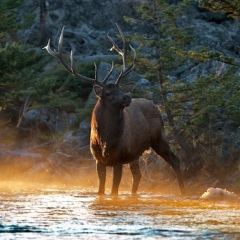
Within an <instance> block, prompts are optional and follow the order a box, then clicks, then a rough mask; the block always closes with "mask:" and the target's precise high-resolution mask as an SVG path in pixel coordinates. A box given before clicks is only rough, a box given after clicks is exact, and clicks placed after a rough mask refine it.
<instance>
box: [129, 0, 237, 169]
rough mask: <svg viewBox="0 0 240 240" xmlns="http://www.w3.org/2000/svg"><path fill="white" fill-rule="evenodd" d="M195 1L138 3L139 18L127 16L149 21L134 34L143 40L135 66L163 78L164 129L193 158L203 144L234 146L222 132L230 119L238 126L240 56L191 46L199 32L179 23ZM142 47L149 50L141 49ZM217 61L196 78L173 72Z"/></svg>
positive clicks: (155, 78) (206, 148)
mask: <svg viewBox="0 0 240 240" xmlns="http://www.w3.org/2000/svg"><path fill="white" fill-rule="evenodd" d="M209 2H210V1H209ZM224 2H225V1H224ZM233 2H234V3H235V1H233ZM191 4H192V1H184V0H183V1H180V2H179V1H178V4H173V3H172V4H171V3H169V1H164V0H149V1H147V2H144V3H142V4H141V5H140V6H138V7H137V8H136V9H137V11H138V12H140V13H141V17H142V19H141V20H139V19H131V18H127V17H126V20H127V21H129V22H131V23H132V24H135V23H139V24H141V23H142V24H144V25H146V29H147V30H148V32H146V33H145V34H143V35H139V34H135V36H134V40H136V41H137V42H138V43H139V48H138V51H139V53H138V56H140V57H139V58H138V66H137V67H138V70H139V71H141V72H142V73H145V74H146V77H147V78H148V79H151V80H152V81H153V82H154V81H158V82H159V86H160V92H161V98H162V105H163V108H162V107H161V106H160V107H161V108H162V110H163V111H164V112H165V114H166V116H167V120H168V125H167V126H166V130H167V132H168V133H170V134H173V135H174V137H175V139H176V141H177V143H178V145H179V146H180V148H181V149H182V150H183V152H184V153H185V156H186V157H187V158H189V159H190V161H191V159H194V158H195V157H196V156H197V155H198V154H199V153H201V152H202V151H203V149H204V151H206V152H208V151H209V152H211V149H213V148H214V149H219V151H220V149H221V148H222V146H223V143H224V142H228V143H229V145H228V146H227V147H228V148H231V147H233V148H234V146H235V145H234V144H232V145H231V141H238V139H234V140H232V139H231V140H229V138H228V137H229V136H225V135H224V134H219V131H222V132H223V133H224V132H226V131H227V129H226V127H225V123H226V122H228V123H229V122H231V123H232V125H233V126H235V127H236V128H237V126H239V125H240V121H239V119H240V107H239V100H240V99H239V97H240V94H239V91H240V76H239V70H238V66H239V65H240V63H239V59H237V58H232V56H231V57H230V56H226V55H224V54H222V53H220V52H217V51H215V50H214V49H207V48H206V47H205V46H200V47H199V48H198V49H196V47H194V48H193V47H192V46H196V45H195V42H194V39H197V36H193V35H192V34H191V28H189V27H188V26H184V25H183V24H182V23H181V17H182V15H183V13H184V12H186V11H187V9H188V6H191ZM142 49H144V52H145V53H146V52H147V53H148V54H147V55H144V54H141V50H142ZM192 49H194V50H192ZM213 61H214V62H215V63H217V62H218V64H216V65H218V66H219V69H217V70H216V71H214V72H209V73H208V74H207V75H202V76H199V79H197V80H196V81H194V82H189V81H188V80H187V79H185V78H176V77H175V76H177V75H176V73H177V72H178V71H181V68H182V69H185V70H187V69H186V67H187V64H189V65H191V66H194V65H195V66H198V67H200V66H201V65H202V64H211V63H212V62H213ZM155 100H156V96H155ZM236 137H239V136H237V135H236ZM203 139H204V140H203ZM226 139H227V141H225V140H226ZM224 144H225V143H224ZM216 152H217V151H216ZM204 156H205V155H204V154H202V157H204ZM198 158H199V156H198ZM200 158H201V157H200ZM236 161H237V159H236V160H235V162H236ZM191 164H193V165H194V164H195V163H194V162H192V163H191Z"/></svg>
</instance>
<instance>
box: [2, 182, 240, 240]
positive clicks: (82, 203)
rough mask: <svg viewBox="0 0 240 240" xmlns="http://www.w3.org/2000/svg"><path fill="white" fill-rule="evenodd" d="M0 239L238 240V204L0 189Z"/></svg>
mask: <svg viewBox="0 0 240 240" xmlns="http://www.w3.org/2000/svg"><path fill="white" fill-rule="evenodd" d="M0 213H1V215H0V239H51V240H53V239H119V240H121V239H162V238H164V239H240V203H239V201H236V202H223V201H217V202H216V201H215V202H209V201H202V200H199V197H197V196H188V197H180V196H177V195H175V194H174V195H167V194H160V193H151V192H149V193H148V192H140V194H139V195H138V196H137V197H132V196H131V195H130V194H129V193H128V192H124V191H123V192H121V193H120V195H119V196H118V197H112V196H109V195H106V196H103V197H99V196H98V195H97V194H96V189H95V188H88V189H84V188H77V187H59V186H51V187H47V188H46V187H44V188H43V187H41V186H36V187H34V188H24V186H21V188H17V187H14V188H12V187H11V188H7V189H6V188H2V189H1V194H0Z"/></svg>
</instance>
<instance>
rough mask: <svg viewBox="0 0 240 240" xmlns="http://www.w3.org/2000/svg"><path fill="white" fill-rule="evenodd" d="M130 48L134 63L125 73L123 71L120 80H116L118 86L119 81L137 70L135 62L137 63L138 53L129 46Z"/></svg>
mask: <svg viewBox="0 0 240 240" xmlns="http://www.w3.org/2000/svg"><path fill="white" fill-rule="evenodd" d="M129 47H130V48H131V50H132V51H133V62H132V64H131V65H130V66H129V67H128V68H127V69H125V71H123V69H122V70H121V73H120V75H119V77H118V79H117V80H116V82H115V83H116V84H118V83H119V81H120V80H121V79H122V78H124V77H126V76H127V75H128V74H129V73H130V72H132V71H133V69H134V68H135V62H136V58H137V53H136V50H135V49H134V48H133V47H132V46H131V45H130V44H129Z"/></svg>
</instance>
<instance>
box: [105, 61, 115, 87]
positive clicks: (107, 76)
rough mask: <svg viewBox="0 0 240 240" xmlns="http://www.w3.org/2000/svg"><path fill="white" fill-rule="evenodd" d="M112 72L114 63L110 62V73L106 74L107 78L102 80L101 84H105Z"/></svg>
mask: <svg viewBox="0 0 240 240" xmlns="http://www.w3.org/2000/svg"><path fill="white" fill-rule="evenodd" d="M113 70H114V62H113V61H112V67H111V69H110V71H109V72H108V74H107V76H106V77H105V78H104V80H103V83H106V82H107V80H108V78H109V77H110V75H111V74H112V72H113Z"/></svg>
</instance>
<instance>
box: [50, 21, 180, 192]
mask: <svg viewBox="0 0 240 240" xmlns="http://www.w3.org/2000/svg"><path fill="white" fill-rule="evenodd" d="M116 27H117V29H118V31H119V34H120V36H121V37H122V41H123V50H120V49H119V47H118V46H117V45H116V43H115V42H114V41H113V39H112V38H111V37H110V36H108V38H109V40H110V41H111V42H112V44H113V47H112V48H111V50H115V51H117V53H118V54H120V55H121V57H122V60H123V66H122V71H121V74H120V75H119V77H118V78H117V80H116V82H115V83H107V80H108V78H109V76H110V75H111V73H112V71H113V69H114V64H112V68H111V69H110V71H109V73H108V74H107V76H106V77H105V78H104V80H103V81H102V82H100V81H98V74H97V67H96V66H95V67H96V68H95V78H94V79H93V78H89V77H85V76H83V75H81V74H79V73H77V72H76V71H75V69H74V63H73V56H72V53H71V55H70V60H71V65H69V64H68V63H67V62H66V61H65V59H64V57H63V55H62V42H63V32H64V27H63V29H62V32H61V35H60V38H59V45H58V52H57V51H53V50H52V49H51V48H50V40H49V41H48V44H47V46H46V47H45V49H46V50H47V51H48V53H49V54H50V55H52V56H53V57H55V58H57V59H58V60H59V61H60V62H61V63H62V65H63V66H64V67H65V68H66V70H67V71H68V72H69V73H71V74H72V75H73V76H75V77H76V78H78V79H80V80H84V81H88V82H91V83H93V84H95V85H94V87H93V89H94V92H95V94H96V96H97V97H98V102H97V104H96V106H95V108H94V110H93V114H92V121H91V142H90V147H91V152H92V154H93V156H94V158H95V159H96V162H97V172H98V177H99V190H98V193H99V194H103V193H104V192H105V181H106V167H108V166H111V167H113V185H112V191H111V193H112V194H117V193H118V187H119V184H120V181H121V177H122V166H123V164H126V163H130V169H131V172H132V175H133V186H132V193H133V194H135V193H136V191H137V189H138V185H139V182H140V179H141V173H140V169H139V165H138V158H139V157H140V156H141V154H142V153H143V152H144V151H145V150H146V149H148V148H149V147H152V148H153V149H154V150H155V151H156V153H157V154H159V155H160V156H161V157H163V158H164V159H165V160H166V161H167V162H168V163H169V164H170V165H171V166H172V167H173V169H174V171H175V173H176V175H177V178H178V183H179V187H180V190H181V193H184V184H183V179H182V174H181V170H180V164H179V160H178V158H177V157H176V156H175V155H174V154H173V153H172V152H171V150H170V148H169V145H168V143H167V141H166V138H165V136H164V130H163V122H162V119H161V116H160V112H159V111H158V109H157V107H156V106H155V105H154V104H153V102H151V101H148V100H146V99H142V98H140V99H133V100H132V99H131V97H130V95H129V94H128V93H129V92H130V91H131V89H132V88H133V86H134V84H133V83H128V84H125V85H123V86H121V87H119V85H118V84H119V82H120V80H121V79H123V78H124V77H126V76H127V75H128V74H129V73H130V72H131V71H133V69H134V67H135V61H136V51H135V49H134V48H133V47H132V46H131V45H129V47H130V48H131V50H132V52H133V55H134V56H133V62H132V64H131V65H130V66H129V67H127V57H126V53H127V48H126V47H127V45H126V39H125V36H124V34H123V32H122V30H121V29H120V27H119V26H118V25H117V24H116Z"/></svg>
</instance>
